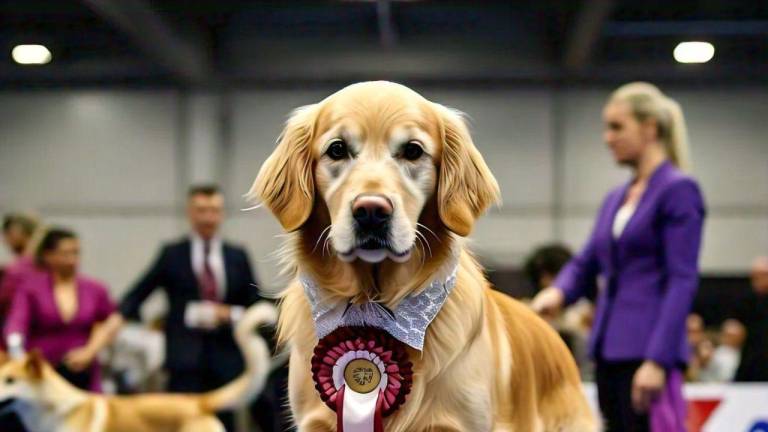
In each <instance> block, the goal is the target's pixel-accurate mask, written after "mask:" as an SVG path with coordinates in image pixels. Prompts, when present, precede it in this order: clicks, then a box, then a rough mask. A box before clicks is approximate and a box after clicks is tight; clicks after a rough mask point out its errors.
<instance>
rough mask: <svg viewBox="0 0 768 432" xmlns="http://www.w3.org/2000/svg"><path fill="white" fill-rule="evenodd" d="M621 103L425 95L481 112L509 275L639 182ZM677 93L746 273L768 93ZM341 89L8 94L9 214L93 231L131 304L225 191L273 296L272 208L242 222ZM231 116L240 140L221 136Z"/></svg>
mask: <svg viewBox="0 0 768 432" xmlns="http://www.w3.org/2000/svg"><path fill="white" fill-rule="evenodd" d="M609 90H610V89H608V88H605V89H569V90H565V91H560V90H558V91H556V90H553V89H550V88H545V87H531V88H520V89H501V90H500V89H449V88H445V89H434V88H430V89H426V90H425V91H424V92H423V93H424V94H425V95H426V96H428V97H429V98H431V99H433V100H435V101H438V102H442V103H444V104H447V105H450V106H453V107H455V108H458V109H461V110H463V111H465V112H466V113H467V114H469V116H470V117H471V119H472V127H473V132H474V137H475V142H476V144H477V146H478V147H479V148H480V150H481V151H482V152H483V154H484V156H485V158H486V160H487V162H488V164H489V165H490V167H491V169H492V170H493V172H494V174H495V175H496V177H497V178H498V180H499V183H500V185H501V188H502V194H503V198H504V205H503V206H502V207H501V208H500V209H494V210H492V211H491V212H490V214H489V215H488V216H486V217H485V218H484V219H483V220H482V221H481V222H480V223H479V224H478V226H477V229H476V231H475V233H474V235H473V237H474V239H475V241H474V243H475V246H474V247H475V249H476V250H477V251H478V252H480V253H481V255H483V256H484V257H485V258H487V259H488V260H490V261H491V262H493V263H496V264H495V265H504V264H509V263H518V262H519V261H520V259H521V258H522V256H523V255H524V254H525V253H526V252H528V251H529V250H530V248H532V247H533V246H534V245H536V244H539V243H543V242H546V241H551V240H554V239H556V238H557V237H560V238H561V239H562V240H564V241H566V242H568V243H569V244H571V245H572V246H574V247H578V246H579V245H581V244H582V242H583V241H584V239H585V237H586V235H587V233H588V232H589V229H590V227H591V224H592V218H593V216H594V213H595V211H596V209H597V206H598V204H599V202H600V200H601V199H602V197H603V195H604V194H605V192H606V191H607V190H608V189H609V188H610V187H612V186H613V185H616V184H618V183H619V182H622V181H624V180H625V179H626V178H627V172H625V171H622V170H621V169H619V168H617V167H615V166H614V164H613V163H612V161H611V160H610V157H609V154H608V153H607V151H606V150H605V148H604V146H603V144H602V143H601V139H600V123H599V115H600V109H601V105H602V102H603V98H604V97H605V95H606V94H607V92H608V91H609ZM667 90H668V92H669V93H670V94H671V95H672V96H675V97H677V98H679V100H680V101H681V103H682V104H683V106H684V108H685V110H686V113H687V116H688V121H689V128H690V134H691V141H692V152H693V159H694V164H695V175H696V176H698V177H699V179H700V181H701V184H702V186H703V188H704V192H705V194H706V198H707V201H708V204H709V208H710V214H709V220H708V224H707V231H706V239H705V248H704V252H703V267H704V269H705V270H706V271H714V272H733V271H744V270H745V269H746V268H747V265H748V263H749V261H750V259H751V258H752V257H753V256H754V255H757V254H759V253H766V252H768V250H767V249H768V134H767V133H766V129H765V126H764V119H765V118H768V106H767V105H766V104H765V103H764V102H763V100H765V99H766V96H768V94H766V93H768V92H767V91H766V90H765V89H757V88H744V89H738V88H735V89H734V88H727V89H722V90H718V89H714V90H711V89H710V90H707V91H706V92H704V91H696V90H692V89H675V88H672V89H667ZM330 91H331V90H330V89H329V90H328V91H326V90H307V91H295V90H238V91H235V92H233V93H232V94H231V95H230V97H229V98H225V99H224V101H225V103H229V105H227V106H225V107H224V108H223V109H220V108H217V107H214V106H206V104H210V105H214V104H217V103H220V102H221V100H219V99H217V98H212V97H210V95H197V96H194V97H189V96H185V97H182V96H179V95H178V94H176V93H174V92H164V91H80V90H77V91H35V92H25V93H21V92H18V93H0V211H3V212H4V211H7V210H10V209H19V208H34V209H37V210H38V211H40V212H41V213H42V214H43V215H44V216H46V218H47V219H49V220H51V221H52V222H56V223H62V224H66V225H69V226H72V227H73V228H75V229H76V230H78V231H79V232H80V233H81V235H82V238H83V242H84V271H85V272H87V273H90V274H92V275H95V276H97V277H101V278H102V279H105V280H106V281H107V282H109V283H110V285H112V287H113V289H114V291H115V294H116V295H117V294H119V293H120V292H121V291H122V290H123V289H124V288H125V287H126V286H127V285H128V284H129V283H130V282H131V281H133V280H134V279H135V278H136V277H137V276H138V274H139V273H140V272H141V271H142V270H143V269H144V267H145V266H146V265H147V263H148V262H149V260H150V259H151V257H152V256H153V255H154V253H155V251H156V249H157V245H158V243H159V242H160V241H162V240H167V239H170V238H173V237H174V236H177V235H179V234H180V233H182V232H183V231H184V229H185V224H184V221H183V218H182V217H181V213H180V208H179V204H180V200H182V199H183V193H184V189H185V188H186V185H187V184H188V182H189V181H190V180H191V179H194V180H206V179H212V180H217V181H220V182H221V183H222V184H223V185H224V187H225V191H226V193H227V198H228V204H229V206H230V220H229V221H228V223H227V226H226V227H225V230H226V233H227V235H228V236H229V237H230V238H232V239H234V240H235V241H238V242H240V243H243V244H245V245H247V247H248V249H249V250H250V251H251V255H252V259H253V260H254V264H255V266H256V269H257V272H258V274H259V275H260V277H261V279H262V281H263V282H264V285H267V286H274V285H275V284H276V283H277V282H276V279H275V277H276V275H277V265H276V262H275V261H274V259H272V258H271V257H270V254H271V253H272V252H274V250H275V249H276V248H277V247H278V245H279V244H280V241H281V240H280V238H279V237H276V236H277V235H279V234H280V230H279V226H278V224H277V223H276V222H275V221H274V219H273V218H272V216H271V215H269V214H267V212H266V211H265V210H254V211H250V212H241V211H239V210H238V209H240V208H244V207H246V206H247V203H245V202H244V201H243V200H242V198H241V196H242V194H244V193H245V192H246V191H247V190H248V188H249V186H250V184H251V182H252V181H253V178H254V177H255V175H256V173H257V171H258V169H259V167H260V165H261V162H262V161H263V160H264V159H265V158H266V156H267V155H268V154H269V153H270V152H271V150H272V149H273V148H274V142H275V139H276V137H277V136H278V134H279V133H280V130H281V129H282V124H283V122H284V120H285V118H286V116H287V115H288V113H289V112H290V111H291V110H292V109H293V108H296V107H298V106H301V105H304V104H307V103H312V102H316V101H318V100H320V99H321V98H323V97H324V96H326V95H327V94H328V93H329V92H330ZM226 101H229V102H226ZM220 118H224V119H225V121H226V123H225V124H224V126H225V127H226V126H227V125H229V126H231V128H229V129H226V130H224V131H222V130H214V129H218V128H220V127H222V124H221V123H220V121H219V120H218V119H220ZM217 140H220V142H218V147H217V146H212V144H211V142H216V141H217ZM2 253H3V254H4V253H5V251H3V252H2ZM6 258H7V255H0V261H4V260H5V259H6Z"/></svg>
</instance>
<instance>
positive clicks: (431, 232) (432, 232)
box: [416, 222, 440, 242]
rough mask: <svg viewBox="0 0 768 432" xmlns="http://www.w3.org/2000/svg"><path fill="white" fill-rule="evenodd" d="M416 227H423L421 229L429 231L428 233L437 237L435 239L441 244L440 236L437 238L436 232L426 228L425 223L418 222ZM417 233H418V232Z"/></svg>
mask: <svg viewBox="0 0 768 432" xmlns="http://www.w3.org/2000/svg"><path fill="white" fill-rule="evenodd" d="M416 226H417V227H421V228H424V229H425V230H427V231H428V232H429V233H430V234H432V235H433V236H435V239H436V240H437V241H438V242H440V237H438V236H437V234H435V232H434V231H432V230H431V229H429V227H428V226H426V225H424V224H423V223H420V222H416ZM416 231H417V232H418V230H416Z"/></svg>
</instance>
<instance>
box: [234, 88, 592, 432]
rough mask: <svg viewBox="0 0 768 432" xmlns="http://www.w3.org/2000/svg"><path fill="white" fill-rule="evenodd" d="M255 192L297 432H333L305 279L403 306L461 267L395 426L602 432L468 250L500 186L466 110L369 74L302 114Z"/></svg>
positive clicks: (561, 369)
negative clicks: (280, 273)
mask: <svg viewBox="0 0 768 432" xmlns="http://www.w3.org/2000/svg"><path fill="white" fill-rule="evenodd" d="M249 198H250V199H253V200H254V201H258V202H261V203H262V204H264V205H266V206H267V207H268V208H269V209H270V210H271V211H272V212H273V213H274V214H275V216H276V217H277V219H278V220H279V222H280V223H281V225H282V226H283V228H284V229H285V230H286V231H288V232H290V233H292V234H291V235H289V237H288V243H287V245H286V246H287V248H286V250H285V255H284V258H285V260H286V261H287V264H288V269H289V272H291V273H292V274H293V275H294V276H295V279H294V280H293V282H292V283H290V285H289V286H288V287H287V288H286V290H285V291H284V292H283V293H282V303H281V306H280V308H281V309H280V319H279V327H278V328H279V338H280V341H281V342H282V343H286V344H287V345H288V346H290V347H291V356H290V378H289V394H290V406H291V410H292V413H293V416H294V419H295V422H296V424H297V425H298V429H299V431H301V432H310V431H311V432H326V431H336V427H337V426H336V414H335V413H334V412H333V411H332V410H331V409H329V408H328V407H327V406H326V405H325V404H324V403H323V402H322V400H321V398H320V396H319V395H318V393H317V391H316V390H315V386H314V384H313V379H312V376H311V370H310V362H311V358H312V355H313V348H314V347H315V345H316V344H317V343H318V338H317V336H316V333H315V328H314V323H313V316H312V313H311V305H310V303H309V300H308V298H307V297H306V295H305V292H304V289H303V287H302V284H301V280H300V276H302V275H308V276H310V277H311V278H312V279H313V280H314V281H315V282H316V283H317V285H318V286H319V287H320V289H321V290H322V295H323V297H324V298H326V299H331V300H334V301H335V300H338V301H350V302H353V303H358V304H359V303H364V302H368V301H375V302H378V303H380V304H382V305H384V306H386V307H388V308H390V309H392V308H395V307H396V306H397V305H398V303H399V302H400V301H401V300H403V299H404V298H405V297H406V296H408V295H409V294H412V293H417V292H419V291H420V290H422V289H423V288H424V287H425V286H426V285H427V284H429V283H430V281H432V280H433V279H435V278H444V277H446V275H447V274H449V273H451V272H452V271H453V270H454V269H456V270H455V271H456V283H455V286H454V288H453V290H452V291H451V293H450V295H449V296H448V298H447V300H446V302H445V303H444V305H443V307H442V309H441V310H440V311H439V313H438V314H437V316H436V318H435V319H434V320H433V321H432V323H431V324H430V325H429V327H428V329H427V332H426V336H425V342H424V347H423V350H422V351H421V352H419V351H417V350H415V349H412V348H410V347H409V348H408V353H409V356H410V360H411V361H412V362H413V387H412V389H411V392H410V394H409V395H408V398H407V400H406V402H405V404H404V405H403V406H402V407H400V408H399V410H398V411H396V412H395V413H393V414H392V415H391V416H389V417H386V418H385V419H384V429H385V430H387V431H389V432H421V431H462V432H484V431H514V432H537V431H547V432H549V431H553V432H554V431H576V432H588V431H594V430H596V427H597V426H596V422H595V420H594V419H593V417H592V414H591V411H590V408H589V406H588V404H587V401H586V398H585V396H584V395H583V394H582V389H581V384H580V380H579V375H578V370H577V368H576V365H575V363H574V361H573V358H572V357H571V355H570V353H569V352H568V350H567V348H566V346H565V345H564V344H563V342H562V341H561V340H560V338H559V337H558V335H557V334H556V333H555V332H554V331H553V330H552V329H551V328H550V327H549V326H548V325H547V324H546V323H545V322H544V321H543V320H541V319H540V318H539V317H538V316H536V315H535V314H534V313H533V312H531V311H530V310H529V309H528V308H527V307H526V306H524V305H523V304H521V303H518V302H517V301H515V300H513V299H512V298H510V297H507V296H506V295H504V294H501V293H499V292H497V291H494V290H492V289H491V287H490V286H489V284H488V282H487V280H486V278H485V275H484V273H483V270H482V268H481V267H480V266H479V264H478V263H477V261H476V260H475V259H474V258H473V257H472V255H471V254H470V253H469V252H468V251H467V250H466V249H465V239H464V237H466V236H467V235H469V234H470V232H471V231H472V228H473V225H474V223H475V220H476V219H477V218H478V217H479V216H480V215H481V214H482V213H484V211H485V210H486V209H487V208H488V207H489V206H490V205H492V204H494V203H496V202H497V201H498V199H499V188H498V185H497V183H496V180H495V179H494V177H493V175H492V174H491V172H490V170H489V169H488V167H487V166H486V164H485V161H484V160H483V157H482V156H481V154H480V153H479V152H478V150H477V148H476V147H475V145H474V144H473V142H472V138H471V137H470V133H469V130H468V127H467V125H466V124H465V121H464V119H463V117H462V115H461V113H459V112H457V111H455V110H452V109H449V108H446V107H444V106H442V105H439V104H437V103H433V102H430V101H428V100H427V99H425V98H424V97H422V96H421V95H419V94H418V93H416V92H414V91H413V90H411V89H409V88H407V87H404V86H402V85H399V84H394V83H390V82H365V83H359V84H355V85H351V86H349V87H346V88H344V89H342V90H340V91H339V92H337V93H335V94H333V95H331V96H329V97H328V98H326V99H324V100H323V101H321V102H319V103H317V104H314V105H309V106H305V107H302V108H300V109H298V110H296V111H295V112H294V113H293V114H292V115H291V117H290V118H289V120H288V121H287V124H286V126H285V129H284V131H283V133H282V135H281V137H280V138H279V140H278V144H277V147H276V149H275V150H274V152H273V153H272V154H271V156H270V157H269V158H268V159H267V160H266V161H265V162H264V164H263V166H262V167H261V170H260V171H259V173H258V176H257V178H256V180H255V182H254V184H253V187H252V189H251V191H250V192H249Z"/></svg>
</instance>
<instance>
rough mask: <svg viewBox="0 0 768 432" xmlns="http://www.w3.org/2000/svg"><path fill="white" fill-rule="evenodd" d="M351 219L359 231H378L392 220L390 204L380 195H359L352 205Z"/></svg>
mask: <svg viewBox="0 0 768 432" xmlns="http://www.w3.org/2000/svg"><path fill="white" fill-rule="evenodd" d="M352 217H354V218H355V221H356V222H357V226H358V227H359V228H360V229H361V230H364V231H372V230H376V229H380V228H382V227H383V226H384V225H386V224H387V222H389V220H390V219H391V218H392V204H391V203H390V201H389V200H388V199H386V198H384V197H383V196H380V195H360V196H358V197H357V198H355V201H354V202H353V203H352Z"/></svg>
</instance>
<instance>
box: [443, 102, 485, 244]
mask: <svg viewBox="0 0 768 432" xmlns="http://www.w3.org/2000/svg"><path fill="white" fill-rule="evenodd" d="M435 107H436V110H437V114H438V118H439V122H440V138H441V140H442V145H443V149H442V158H441V160H440V174H439V179H438V186H437V205H438V211H439V214H440V219H441V220H442V222H443V224H444V225H445V226H446V227H448V229H449V230H451V231H453V232H454V233H456V234H458V235H460V236H467V235H469V233H470V232H471V231H472V226H473V225H474V223H475V220H476V219H477V218H478V217H479V216H480V215H481V214H483V212H485V210H486V209H487V208H488V207H489V206H491V205H492V204H494V203H497V202H498V201H499V185H498V183H496V179H495V178H494V177H493V174H491V170H490V169H488V165H486V164H485V160H483V156H482V155H481V154H480V152H479V151H478V150H477V148H476V147H475V144H474V143H473V142H472V137H471V136H470V134H469V128H468V127H467V124H466V122H465V121H464V115H463V114H462V113H461V112H459V111H456V110H453V109H450V108H447V107H444V106H442V105H438V104H435Z"/></svg>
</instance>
